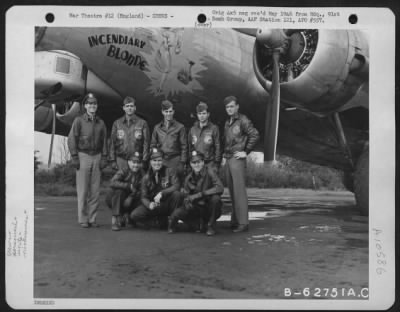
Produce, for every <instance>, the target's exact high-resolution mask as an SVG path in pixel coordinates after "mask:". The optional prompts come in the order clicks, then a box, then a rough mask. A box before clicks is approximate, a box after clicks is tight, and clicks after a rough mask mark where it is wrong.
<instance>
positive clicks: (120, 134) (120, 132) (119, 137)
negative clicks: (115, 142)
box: [117, 130, 125, 140]
mask: <svg viewBox="0 0 400 312" xmlns="http://www.w3.org/2000/svg"><path fill="white" fill-rule="evenodd" d="M124 137H125V131H124V130H118V131H117V138H118V139H120V140H121V139H123V138H124Z"/></svg>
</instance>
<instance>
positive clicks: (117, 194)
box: [106, 189, 141, 216]
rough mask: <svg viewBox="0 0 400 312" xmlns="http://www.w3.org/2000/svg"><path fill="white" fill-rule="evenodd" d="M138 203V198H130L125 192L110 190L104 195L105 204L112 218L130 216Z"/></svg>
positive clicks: (127, 192)
mask: <svg viewBox="0 0 400 312" xmlns="http://www.w3.org/2000/svg"><path fill="white" fill-rule="evenodd" d="M140 203H141V202H140V198H135V197H132V196H130V195H129V191H127V190H121V189H111V190H110V191H109V192H108V193H107V195H106V204H107V206H108V207H109V208H110V209H111V212H112V215H113V216H119V215H123V214H125V213H128V214H130V213H131V212H132V210H134V209H135V208H136V207H137V206H139V205H140Z"/></svg>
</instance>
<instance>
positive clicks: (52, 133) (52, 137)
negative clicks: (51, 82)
mask: <svg viewBox="0 0 400 312" xmlns="http://www.w3.org/2000/svg"><path fill="white" fill-rule="evenodd" d="M51 111H52V116H53V125H52V127H51V140H50V150H49V161H48V163H47V167H49V168H50V164H51V156H52V154H53V141H54V134H55V133H56V104H51Z"/></svg>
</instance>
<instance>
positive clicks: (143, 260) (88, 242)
mask: <svg viewBox="0 0 400 312" xmlns="http://www.w3.org/2000/svg"><path fill="white" fill-rule="evenodd" d="M227 194H228V191H227V190H226V189H225V192H224V196H223V200H224V209H223V215H222V216H221V218H220V219H219V220H218V223H217V235H215V236H214V237H207V236H206V235H205V234H200V233H190V232H179V233H175V234H167V233H166V232H165V231H161V230H158V229H155V228H154V229H151V230H144V229H141V228H127V229H124V230H122V231H120V232H113V231H111V229H110V221H111V215H110V211H109V210H108V208H107V207H106V206H105V203H104V198H102V200H101V207H100V210H99V212H98V223H99V224H100V225H101V227H100V228H90V229H83V228H80V227H79V225H78V224H77V208H76V198H75V197H43V196H40V197H39V196H38V197H35V232H34V234H35V246H34V248H35V257H34V297H35V298H168V299H170V298H191V299H195V298H218V299H233V298H235V299H241V298H246V299H288V298H330V297H329V296H331V295H332V289H333V288H337V289H339V290H340V289H345V292H340V291H339V294H338V296H337V297H338V298H346V299H362V298H360V296H359V291H360V289H362V288H366V287H368V217H362V216H360V215H359V214H358V212H357V210H356V209H355V206H354V205H355V200H354V196H353V194H352V193H349V192H331V191H312V190H286V189H249V190H248V194H249V208H250V220H251V221H250V230H249V231H248V232H244V233H238V234H234V233H232V232H231V230H230V228H229V211H230V209H231V203H230V200H229V196H228V195H227ZM285 288H290V289H291V292H292V293H293V292H296V291H298V292H302V295H296V296H295V295H293V294H292V295H291V296H288V295H287V294H288V293H286V296H285ZM305 288H310V289H311V293H310V294H308V293H307V292H304V289H305ZM316 288H317V289H318V288H320V289H323V288H328V289H329V294H328V296H327V297H324V296H322V297H321V295H324V294H323V293H322V292H321V293H319V294H318V291H315V289H316ZM350 288H351V289H354V291H355V294H356V297H352V298H349V297H348V296H346V295H344V296H343V294H346V293H348V292H347V290H348V289H350ZM304 294H305V295H307V296H308V297H307V296H304ZM330 299H332V298H330Z"/></svg>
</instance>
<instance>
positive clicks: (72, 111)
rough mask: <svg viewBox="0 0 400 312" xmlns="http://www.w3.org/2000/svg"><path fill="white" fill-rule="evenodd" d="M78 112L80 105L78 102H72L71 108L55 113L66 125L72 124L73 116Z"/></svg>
mask: <svg viewBox="0 0 400 312" xmlns="http://www.w3.org/2000/svg"><path fill="white" fill-rule="evenodd" d="M80 112H81V105H80V104H79V102H74V104H72V106H71V108H70V109H69V110H68V111H67V112H66V113H65V114H59V113H57V119H58V120H60V121H61V122H63V123H65V124H67V125H72V122H73V121H74V119H75V117H76V116H78V115H79V114H80Z"/></svg>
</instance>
